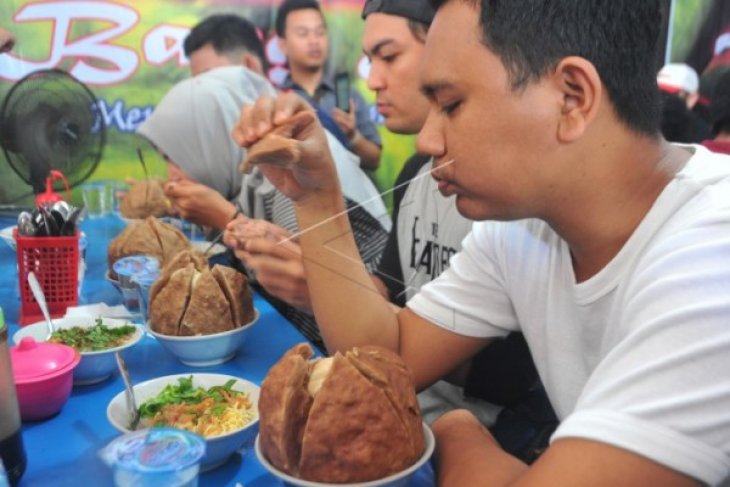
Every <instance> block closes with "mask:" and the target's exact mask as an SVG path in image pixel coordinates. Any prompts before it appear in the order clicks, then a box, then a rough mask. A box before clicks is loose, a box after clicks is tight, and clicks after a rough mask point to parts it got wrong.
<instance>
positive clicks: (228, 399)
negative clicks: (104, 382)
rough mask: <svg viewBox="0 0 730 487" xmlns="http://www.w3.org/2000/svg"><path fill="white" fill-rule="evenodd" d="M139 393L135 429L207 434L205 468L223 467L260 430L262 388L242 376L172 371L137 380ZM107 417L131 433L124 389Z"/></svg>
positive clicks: (202, 467) (112, 402)
mask: <svg viewBox="0 0 730 487" xmlns="http://www.w3.org/2000/svg"><path fill="white" fill-rule="evenodd" d="M134 394H135V398H136V400H137V405H138V406H139V411H140V413H141V417H140V422H139V425H138V426H137V428H136V429H142V428H154V427H157V426H169V427H174V428H180V429H184V430H187V431H192V432H193V433H197V434H199V435H200V436H202V437H204V438H205V440H206V453H205V456H204V457H203V460H202V463H201V469H202V470H211V469H213V468H216V467H218V466H220V465H223V464H224V463H226V461H227V460H228V459H229V458H230V457H231V456H232V455H233V454H234V453H236V452H237V451H238V450H240V449H241V448H242V447H243V446H244V445H247V444H251V445H252V444H253V441H254V439H255V437H256V434H257V433H258V422H259V413H258V401H259V386H257V385H256V384H254V383H252V382H249V381H247V380H245V379H241V378H239V377H234V376H230V375H223V374H198V373H195V374H177V375H167V376H164V377H158V378H156V379H151V380H148V381H146V382H142V383H139V384H136V385H135V386H134ZM106 415H107V418H108V419H109V422H110V423H111V424H112V426H114V427H115V428H116V429H117V430H119V431H121V432H122V433H128V432H130V431H132V430H131V428H130V422H131V419H132V418H131V415H130V413H129V411H128V410H127V406H126V400H125V397H124V391H121V392H120V393H119V394H117V395H116V396H114V398H113V399H112V400H111V402H110V403H109V406H108V407H107V411H106Z"/></svg>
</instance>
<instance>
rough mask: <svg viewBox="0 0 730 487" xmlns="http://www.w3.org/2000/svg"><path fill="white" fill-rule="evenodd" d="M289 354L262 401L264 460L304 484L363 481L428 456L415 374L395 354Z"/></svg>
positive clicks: (304, 348)
mask: <svg viewBox="0 0 730 487" xmlns="http://www.w3.org/2000/svg"><path fill="white" fill-rule="evenodd" d="M312 354H313V352H312V349H311V347H310V346H309V345H307V344H300V345H297V346H296V347H294V348H292V349H291V350H289V351H288V352H287V353H286V354H285V355H284V357H283V358H282V359H281V360H280V361H279V362H278V363H277V364H275V365H274V366H273V367H272V368H271V370H270V371H269V373H268V375H267V376H266V379H265V380H264V382H263V384H262V386H261V397H260V398H259V418H260V419H259V421H260V438H259V440H260V444H261V449H262V452H263V453H264V455H265V456H266V458H268V460H269V461H270V462H271V463H272V464H273V465H274V466H275V467H277V468H279V469H280V470H283V471H284V472H286V473H288V474H290V475H293V476H296V477H300V478H302V479H305V480H311V481H317V482H331V483H347V482H366V481H370V480H375V479H379V478H382V477H385V476H388V475H391V474H394V473H396V472H399V471H401V470H403V469H405V468H407V467H409V466H410V465H412V464H413V463H414V462H415V461H416V460H417V459H418V458H419V457H420V456H421V454H422V453H423V450H424V448H425V440H424V436H423V429H422V423H421V414H420V410H419V408H418V402H417V400H416V393H415V389H414V385H413V380H412V377H411V373H410V370H409V369H408V367H407V366H406V365H405V363H403V361H402V360H401V359H400V357H398V356H397V355H396V354H394V353H392V352H390V351H387V350H384V349H381V348H378V347H371V346H366V347H360V348H354V349H352V350H350V351H348V352H346V353H345V354H341V353H337V354H335V355H334V356H333V357H331V358H326V359H316V360H310V358H311V356H312Z"/></svg>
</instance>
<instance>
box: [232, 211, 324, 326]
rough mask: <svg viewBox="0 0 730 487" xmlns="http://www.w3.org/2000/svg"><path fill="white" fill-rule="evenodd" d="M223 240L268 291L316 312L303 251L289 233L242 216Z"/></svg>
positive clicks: (267, 223) (299, 307)
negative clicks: (310, 293)
mask: <svg viewBox="0 0 730 487" xmlns="http://www.w3.org/2000/svg"><path fill="white" fill-rule="evenodd" d="M223 240H224V242H225V243H226V245H228V246H229V247H231V248H233V249H235V253H236V257H238V258H239V259H241V261H242V262H243V263H244V264H246V266H247V267H248V268H249V269H251V270H252V271H254V272H255V274H256V281H258V283H259V284H261V285H262V286H263V287H264V289H266V291H267V292H269V293H270V294H272V295H274V296H276V297H277V298H279V299H281V300H283V301H286V302H287V303H289V304H290V305H292V306H294V307H296V308H298V309H300V310H303V311H307V312H309V313H311V312H312V304H311V302H310V300H309V288H308V287H307V279H306V277H305V274H304V264H303V262H302V252H301V249H300V247H299V244H298V243H296V242H295V241H293V240H292V238H291V235H290V234H289V232H287V231H286V230H285V229H283V228H281V227H279V226H277V225H274V224H273V223H270V222H267V221H265V220H254V219H250V218H246V217H244V216H240V217H238V218H236V219H235V220H233V221H232V222H231V223H229V224H228V226H227V227H226V231H225V234H224V236H223Z"/></svg>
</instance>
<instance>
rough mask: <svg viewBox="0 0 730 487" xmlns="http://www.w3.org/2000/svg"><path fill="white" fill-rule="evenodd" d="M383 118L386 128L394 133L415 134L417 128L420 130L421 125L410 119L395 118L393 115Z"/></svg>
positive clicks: (417, 130)
mask: <svg viewBox="0 0 730 487" xmlns="http://www.w3.org/2000/svg"><path fill="white" fill-rule="evenodd" d="M384 118H385V123H384V125H385V128H387V129H388V130H389V131H391V132H393V133H394V134H401V135H415V134H417V133H418V132H419V130H421V127H420V126H419V125H417V124H414V123H413V122H411V121H410V120H403V119H402V118H397V117H393V116H389V117H387V116H386V117H384Z"/></svg>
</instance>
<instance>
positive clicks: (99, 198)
mask: <svg viewBox="0 0 730 487" xmlns="http://www.w3.org/2000/svg"><path fill="white" fill-rule="evenodd" d="M113 193H114V192H113V189H112V187H111V186H110V185H109V184H108V182H106V181H95V182H92V183H86V184H84V185H82V186H81V197H82V198H83V200H84V207H85V208H86V215H87V216H88V217H89V218H99V217H102V216H107V215H109V214H110V213H111V212H112V209H113V207H114V194H113Z"/></svg>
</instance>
